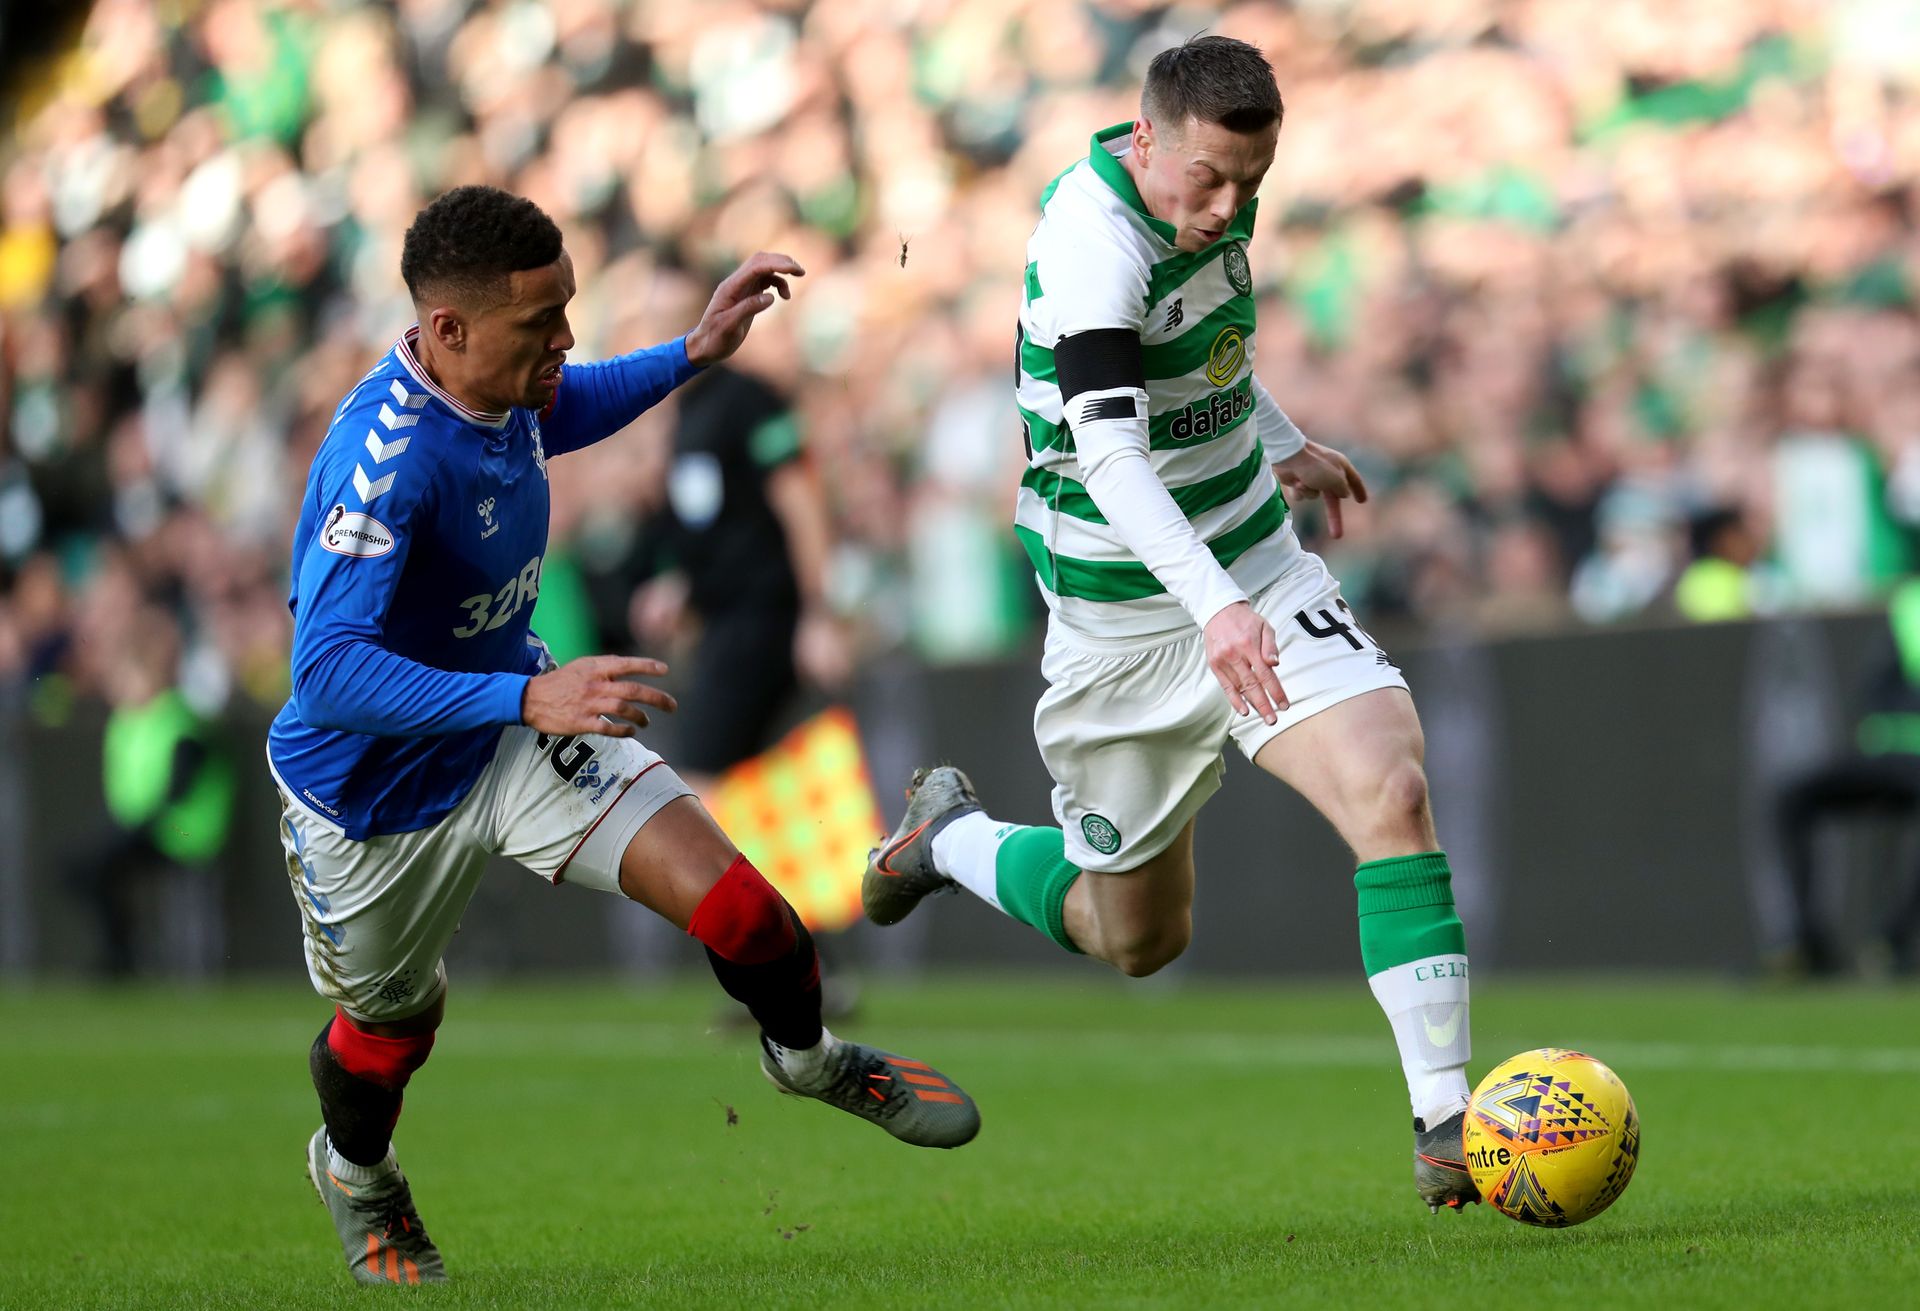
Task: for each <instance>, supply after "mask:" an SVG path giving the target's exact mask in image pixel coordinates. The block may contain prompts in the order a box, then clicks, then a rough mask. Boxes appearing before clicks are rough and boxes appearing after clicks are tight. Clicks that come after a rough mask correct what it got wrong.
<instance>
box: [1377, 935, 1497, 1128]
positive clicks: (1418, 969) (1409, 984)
mask: <svg viewBox="0 0 1920 1311" xmlns="http://www.w3.org/2000/svg"><path fill="white" fill-rule="evenodd" d="M1367 986H1368V987H1370V988H1372V989H1373V995H1374V997H1375V998H1376V999H1377V1000H1378V1001H1379V1003H1380V1009H1381V1010H1383V1011H1385V1012H1386V1013H1387V1019H1388V1021H1389V1022H1390V1023H1391V1024H1392V1025H1393V1040H1394V1042H1395V1043H1396V1044H1398V1046H1399V1048H1400V1068H1401V1070H1402V1071H1404V1072H1405V1074H1406V1076H1407V1097H1408V1100H1409V1101H1411V1102H1412V1103H1413V1113H1414V1114H1415V1115H1416V1116H1418V1117H1419V1118H1420V1120H1421V1121H1422V1122H1424V1123H1425V1124H1426V1126H1427V1128H1429V1129H1431V1128H1433V1127H1434V1126H1435V1125H1437V1124H1439V1123H1441V1122H1442V1121H1443V1120H1445V1119H1446V1118H1447V1117H1448V1116H1450V1115H1452V1114H1453V1113H1454V1112H1455V1111H1459V1110H1464V1109H1465V1108H1466V1105H1467V1100H1468V1097H1469V1096H1470V1095H1471V1092H1472V1090H1471V1088H1469V1086H1468V1084H1467V1061H1468V1059H1469V1058H1470V1057H1471V1056H1472V1055H1473V1035H1472V1026H1471V1025H1470V1024H1469V1023H1468V1007H1467V958H1466V957H1465V956H1428V957H1426V958H1425V959H1423V960H1416V961H1408V962H1407V963H1406V964H1405V965H1396V966H1394V967H1393V968H1392V969H1390V970H1382V971H1380V972H1379V973H1378V974H1374V975H1371V976H1369V977H1368V979H1367Z"/></svg>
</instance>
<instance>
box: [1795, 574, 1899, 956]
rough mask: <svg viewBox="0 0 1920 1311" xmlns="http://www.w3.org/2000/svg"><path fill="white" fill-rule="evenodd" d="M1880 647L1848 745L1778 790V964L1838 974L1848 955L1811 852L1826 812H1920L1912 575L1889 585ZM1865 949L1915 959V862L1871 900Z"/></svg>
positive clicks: (1825, 877) (1828, 874) (1843, 815)
mask: <svg viewBox="0 0 1920 1311" xmlns="http://www.w3.org/2000/svg"><path fill="white" fill-rule="evenodd" d="M1888 619H1889V623H1890V627H1891V630H1892V631H1891V632H1890V634H1889V635H1888V636H1889V637H1890V639H1891V640H1890V641H1888V642H1887V644H1886V652H1885V655H1884V657H1883V659H1881V660H1880V661H1879V662H1878V664H1877V667H1876V668H1875V671H1874V674H1873V676H1872V678H1871V680H1870V681H1869V683H1868V686H1867V688H1866V689H1865V691H1866V694H1865V696H1864V697H1863V698H1862V706H1861V714H1860V717H1859V720H1858V727H1857V729H1856V732H1855V736H1854V742H1853V744H1852V746H1851V748H1850V749H1849V750H1847V751H1844V752H1842V753H1840V754H1839V755H1837V756H1835V757H1834V758H1832V759H1830V760H1826V761H1823V762H1821V763H1820V764H1818V765H1816V766H1814V767H1813V768H1811V769H1808V770H1806V771H1805V772H1803V773H1801V774H1800V775H1798V776H1797V777H1794V778H1792V779H1789V780H1788V781H1787V782H1786V783H1785V784H1784V785H1783V786H1782V787H1781V789H1780V792H1779V795H1778V797H1777V798H1776V800H1775V803H1774V822H1775V825H1776V831H1777V832H1778V834H1779V838H1780V844H1781V851H1782V854H1783V856H1784V857H1785V861H1786V870H1787V878H1788V885H1789V887H1790V888H1791V889H1792V893H1793V896H1792V908H1793V921H1794V941H1793V945H1792V947H1791V948H1790V949H1789V955H1788V956H1787V957H1786V958H1784V959H1781V960H1778V961H1776V962H1775V966H1776V968H1777V969H1780V970H1782V971H1786V972H1801V971H1804V972H1807V973H1812V974H1838V973H1843V972H1845V971H1846V970H1847V969H1848V968H1849V967H1850V966H1851V964H1852V963H1853V962H1852V957H1853V952H1852V949H1851V946H1850V944H1848V943H1847V942H1845V941H1844V935H1843V933H1842V931H1841V929H1840V926H1838V925H1835V924H1832V923H1830V922H1828V920H1827V918H1826V917H1825V915H1824V914H1823V912H1822V908H1823V907H1828V906H1832V905H1833V904H1835V902H1836V900H1837V899H1836V898H1835V897H1833V896H1831V895H1829V894H1830V892H1831V888H1830V887H1829V886H1828V883H1829V880H1830V879H1831V878H1832V877H1833V872H1832V871H1831V870H1829V869H1827V868H1824V867H1823V866H1822V865H1821V864H1820V863H1819V862H1817V861H1816V860H1815V859H1814V853H1815V843H1814V839H1815V837H1816V836H1817V835H1818V833H1819V830H1820V828H1821V826H1822V825H1823V824H1825V823H1826V822H1828V821H1830V820H1834V819H1847V818H1854V817H1860V816H1865V817H1872V816H1875V815H1886V816H1891V817H1893V818H1895V819H1897V820H1899V821H1900V822H1901V826H1902V827H1903V828H1909V829H1910V828H1911V827H1912V826H1913V824H1914V822H1915V821H1916V820H1920V580H1909V581H1907V582H1905V583H1903V584H1901V585H1900V587H1899V589H1898V590H1897V591H1896V592H1895V593H1894V597H1893V604H1892V607H1891V609H1890V612H1889V615H1888ZM1876 911H1877V916H1876V923H1875V924H1874V926H1873V933H1874V938H1875V941H1874V943H1873V948H1874V950H1876V951H1878V952H1880V953H1883V954H1884V959H1885V961H1886V963H1887V964H1888V965H1889V966H1890V967H1891V968H1892V969H1893V970H1894V971H1895V972H1897V973H1903V974H1904V973H1911V972H1913V970H1914V969H1915V968H1916V966H1920V868H1913V869H1905V870H1896V871H1895V873H1894V879H1893V881H1892V884H1891V887H1890V890H1889V893H1888V895H1887V896H1886V897H1885V900H1884V904H1883V905H1881V906H1878V907H1876Z"/></svg>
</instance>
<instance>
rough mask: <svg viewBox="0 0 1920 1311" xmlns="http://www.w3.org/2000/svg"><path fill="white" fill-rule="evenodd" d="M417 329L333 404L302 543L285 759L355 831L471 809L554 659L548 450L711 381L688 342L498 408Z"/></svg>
mask: <svg viewBox="0 0 1920 1311" xmlns="http://www.w3.org/2000/svg"><path fill="white" fill-rule="evenodd" d="M418 334H419V329H418V327H415V328H411V329H409V330H408V331H407V333H406V335H405V336H403V337H402V338H401V339H400V340H399V341H398V342H396V343H395V344H394V347H393V349H392V350H390V351H388V352H387V354H386V355H385V357H383V358H382V359H381V361H380V363H379V364H377V365H375V366H374V368H373V371H372V372H370V373H368V374H367V376H366V377H365V378H363V379H361V380H360V383H359V385H357V386H356V387H355V388H354V389H353V390H352V391H351V392H350V393H348V395H347V398H346V399H345V400H344V401H342V402H341V403H340V408H339V409H338V410H336V411H335V412H334V416H333V423H332V425H331V426H330V427H329V428H328V430H327V436H326V439H325V440H324V441H323V442H322V443H321V445H320V450H319V453H318V454H317V455H315V456H314V460H313V468H312V469H311V470H310V471H309V473H308V475H307V491H306V496H305V498H304V499H303V500H302V501H301V504H300V521H299V525H298V527H297V528H296V529H295V530H294V535H293V568H292V586H291V589H290V595H289V596H288V599H287V604H288V607H289V608H290V609H291V610H292V611H293V695H292V696H291V697H290V698H289V699H288V701H287V704H286V705H285V706H284V707H283V708H282V709H281V711H280V713H279V715H278V716H276V717H275V719H274V721H273V728H272V730H271V731H270V732H269V734H268V737H267V757H268V760H269V761H270V763H271V764H272V767H273V771H274V774H275V775H276V776H277V777H278V779H279V781H280V783H281V785H282V786H283V787H284V788H285V789H286V791H287V793H288V795H290V796H292V797H293V798H294V799H295V800H296V801H298V802H299V803H300V804H301V805H303V806H304V807H305V808H306V809H308V810H309V811H311V812H312V813H313V815H314V817H315V818H316V819H318V820H319V821H320V822H322V823H323V824H326V825H327V826H329V827H331V828H334V829H336V830H338V831H339V832H342V833H344V834H345V835H346V836H347V837H349V838H352V839H354V840H356V841H359V840H363V839H365V838H368V837H371V836H374V835H377V834H383V833H407V832H411V831H413V830H415V829H421V828H425V827H426V826H427V825H429V824H432V823H435V822H436V821H438V820H440V819H442V818H443V817H445V816H446V815H447V814H448V812H450V811H451V810H453V808H454V807H455V806H457V805H459V804H460V801H461V799H462V798H463V797H465V796H466V795H467V792H468V791H469V790H470V789H471V788H472V787H473V785H474V782H475V781H476V780H477V779H478V778H479V776H480V771H481V770H483V769H484V768H486V765H487V762H488V761H489V760H490V759H491V758H492V756H493V750H494V746H495V744H496V743H497V741H498V740H499V736H500V729H501V727H502V726H503V725H507V724H517V723H519V722H520V701H521V696H522V693H523V692H524V690H525V687H526V682H527V679H528V678H529V677H530V676H532V675H533V674H536V673H538V672H539V670H540V657H539V655H538V653H537V649H536V648H537V645H538V642H539V639H538V638H535V637H534V636H533V635H532V632H531V630H530V628H529V626H528V625H529V620H530V619H531V617H532V613H533V603H534V601H535V600H536V599H537V598H538V597H539V595H540V562H541V559H542V558H543V557H544V556H545V554H546V549H547V510H548V500H547V459H548V457H550V456H554V455H562V454H565V453H566V452H568V451H573V450H578V449H580V448H581V447H583V446H588V445H591V444H592V443H594V442H597V441H599V440H600V439H601V438H603V437H607V436H610V435H611V434H613V433H615V432H618V431H619V430H620V429H622V428H624V427H625V426H626V425H627V424H629V423H631V422H632V421H633V419H634V418H635V417H636V416H637V415H639V414H640V413H641V412H642V411H643V410H645V409H647V408H648V407H649V406H651V405H653V404H655V403H656V402H658V401H659V400H660V399H661V398H662V397H664V396H665V395H666V394H667V393H668V392H670V391H672V390H673V389H674V388H675V387H677V386H679V385H680V384H681V383H682V382H685V381H686V380H687V379H688V378H690V377H692V376H693V374H694V372H695V370H694V368H693V366H692V365H691V364H689V363H688V362H687V350H686V339H685V338H680V339H678V340H675V341H671V342H668V343H667V344H666V345H664V346H656V347H653V348H651V349H649V350H643V351H636V352H634V353H633V354H631V355H623V356H621V357H619V358H617V359H612V360H605V361H602V362H600V363H597V364H588V365H571V364H570V365H568V366H566V368H565V370H564V371H563V372H562V374H561V381H560V387H559V391H558V394H557V395H556V396H555V398H554V401H553V403H552V404H551V405H549V406H548V407H547V409H546V410H544V411H542V412H540V413H538V414H536V413H535V412H534V411H532V410H527V409H519V408H516V409H513V410H510V411H508V412H507V413H505V414H481V413H477V412H475V411H473V410H470V409H468V408H467V407H466V406H464V405H463V404H461V403H460V402H459V401H457V400H455V399H454V398H453V397H452V396H451V395H449V394H448V393H447V392H445V391H443V390H441V388H440V387H438V386H437V385H435V384H434V382H433V381H432V380H431V379H429V378H428V377H427V373H426V370H425V369H424V368H422V367H421V365H420V361H419V358H418V356H417V355H416V354H415V350H414V343H415V342H416V340H417V339H418Z"/></svg>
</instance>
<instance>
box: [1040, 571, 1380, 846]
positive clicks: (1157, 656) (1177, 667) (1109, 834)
mask: <svg viewBox="0 0 1920 1311" xmlns="http://www.w3.org/2000/svg"><path fill="white" fill-rule="evenodd" d="M1251 600H1252V602H1253V607H1254V609H1255V610H1257V611H1259V612H1260V614H1261V615H1262V616H1263V617H1265V619H1266V620H1267V622H1268V623H1270V624H1272V625H1273V632H1274V636H1275V638H1276V639H1277V640H1278V642H1279V647H1280V663H1279V665H1278V666H1277V667H1276V668H1275V669H1274V673H1275V674H1276V675H1277V676H1278V677H1279V679H1280V685H1281V687H1283V688H1284V689H1285V690H1286V693H1287V698H1288V702H1289V704H1288V706H1287V708H1286V709H1285V710H1283V711H1281V712H1280V714H1279V721H1278V722H1277V723H1274V724H1268V723H1267V722H1266V721H1265V720H1263V719H1261V718H1260V716H1259V715H1257V714H1248V715H1237V714H1235V713H1234V710H1233V707H1232V705H1231V704H1229V703H1228V701H1227V694H1226V693H1225V692H1224V691H1223V690H1221V687H1220V684H1219V682H1218V681H1217V680H1216V679H1215V678H1214V676H1213V671H1212V670H1211V669H1209V668H1208V667H1207V653H1206V639H1205V637H1204V635H1203V634H1202V633H1201V632H1200V631H1199V630H1198V629H1195V630H1193V631H1192V632H1191V633H1189V634H1188V635H1186V636H1185V637H1180V638H1176V639H1174V640H1173V641H1171V642H1162V643H1160V644H1158V645H1142V643H1141V642H1140V641H1139V640H1129V641H1125V642H1120V641H1116V642H1111V643H1106V642H1102V641H1100V640H1099V639H1094V638H1087V637H1084V636H1082V635H1080V634H1076V633H1071V632H1063V631H1062V629H1061V627H1060V626H1059V625H1058V624H1055V625H1053V626H1051V627H1050V628H1049V629H1048V632H1047V645H1046V654H1045V656H1044V657H1043V658H1042V660H1041V663H1040V671H1041V672H1042V673H1043V674H1045V675H1046V679H1047V683H1048V685H1049V686H1048V688H1047V690H1046V692H1045V693H1044V694H1042V696H1041V697H1040V704H1039V706H1038V708H1036V709H1035V711H1034V714H1033V731H1034V736H1035V738H1036V739H1037V740H1038V742H1039V744H1040V755H1041V757H1042V758H1043V759H1044V760H1045V761H1046V764H1047V772H1048V773H1050V774H1052V775H1053V781H1054V788H1053V814H1054V818H1055V819H1057V820H1058V821H1059V823H1060V827H1061V828H1062V829H1063V830H1064V831H1065V833H1066V844H1067V849H1066V854H1067V859H1068V860H1071V861H1072V862H1073V863H1074V864H1076V865H1078V866H1079V867H1080V868H1081V869H1090V870H1096V871H1099V872H1101V873H1121V872H1124V871H1126V870H1131V869H1138V868H1139V867H1140V866H1141V865H1142V864H1144V863H1145V862H1146V861H1148V860H1151V859H1152V858H1153V857H1155V856H1157V855H1159V854H1160V853H1161V852H1163V851H1165V850H1166V849H1167V848H1168V847H1169V846H1171V845H1173V840H1174V839H1175V838H1176V837H1178V836H1179V835H1180V830H1181V829H1183V828H1185V827H1186V824H1187V821H1188V820H1190V819H1192V818H1193V817H1194V815H1196V814H1198V813H1199V810H1200V807H1201V806H1202V805H1203V804H1205V802H1206V800H1207V798H1208V797H1210V796H1212V795H1213V794H1214V792H1215V791H1216V790H1217V789H1218V788H1219V786H1220V780H1221V778H1222V777H1223V776H1224V775H1225V773H1226V761H1225V760H1224V759H1222V757H1221V752H1222V751H1224V750H1225V748H1226V745H1227V740H1228V739H1229V738H1231V739H1232V740H1233V741H1234V742H1236V743H1237V744H1238V745H1239V747H1240V750H1241V751H1243V752H1244V753H1245V754H1246V756H1247V759H1249V760H1251V759H1253V757H1254V755H1255V754H1256V753H1258V752H1259V750H1260V748H1261V747H1263V746H1265V745H1266V744H1267V743H1268V742H1269V741H1271V740H1272V739H1274V738H1275V737H1277V736H1279V735H1280V734H1281V733H1284V732H1285V731H1286V730H1287V729H1289V728H1291V727H1292V726H1293V725H1295V724H1297V723H1299V722H1300V721H1301V720H1303V719H1309V718H1311V717H1312V716H1314V715H1317V714H1319V713H1320V712H1321V711H1322V710H1325V709H1326V708H1327V707H1328V706H1332V705H1338V704H1339V703H1340V702H1342V701H1345V700H1347V699H1348V698H1350V697H1356V696H1359V695H1360V694H1361V693H1363V692H1372V691H1374V690H1376V689H1378V688H1383V687H1399V688H1404V687H1405V686H1406V685H1407V683H1406V679H1405V678H1403V677H1402V676H1401V674H1400V671H1399V670H1398V669H1397V668H1395V667H1394V665H1393V662H1392V661H1391V660H1389V659H1388V658H1387V653H1386V652H1385V651H1382V650H1381V649H1380V648H1379V647H1378V646H1377V645H1376V644H1375V643H1374V641H1373V639H1372V638H1371V637H1369V636H1368V635H1367V634H1366V633H1365V632H1364V631H1363V630H1362V629H1361V628H1360V626H1359V624H1358V623H1357V622H1355V620H1354V618H1353V614H1352V612H1351V611H1350V610H1348V609H1347V604H1346V602H1345V601H1342V600H1341V599H1340V584H1339V583H1338V582H1336V581H1335V580H1334V577H1333V575H1332V574H1330V573H1328V572H1327V567H1326V565H1324V564H1323V563H1321V560H1320V557H1319V556H1317V555H1315V554H1313V553H1312V552H1310V551H1302V552H1301V553H1300V555H1299V557H1298V559H1297V560H1296V561H1295V562H1294V564H1293V565H1292V566H1290V567H1289V568H1288V570H1287V572H1286V573H1285V574H1283V575H1281V576H1280V577H1279V578H1278V579H1276V580H1275V581H1274V582H1273V583H1272V584H1271V585H1269V586H1268V587H1266V588H1264V589H1263V590H1261V591H1260V592H1258V593H1257V594H1255V595H1254V596H1253V597H1252V598H1251Z"/></svg>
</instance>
